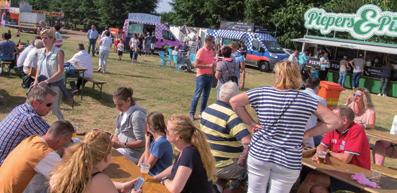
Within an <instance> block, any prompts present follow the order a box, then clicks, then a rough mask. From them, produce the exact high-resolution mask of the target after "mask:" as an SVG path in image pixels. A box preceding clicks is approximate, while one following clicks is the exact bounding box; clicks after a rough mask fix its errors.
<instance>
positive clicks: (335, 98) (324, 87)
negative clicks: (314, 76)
mask: <svg viewBox="0 0 397 193" xmlns="http://www.w3.org/2000/svg"><path fill="white" fill-rule="evenodd" d="M343 90H345V89H344V88H342V87H341V86H340V85H339V84H337V83H334V82H329V81H321V82H320V90H319V91H318V95H319V96H321V97H323V98H324V99H325V100H326V101H327V106H328V107H329V108H335V107H336V106H337V105H338V102H339V96H340V93H341V92H342V91H343Z"/></svg>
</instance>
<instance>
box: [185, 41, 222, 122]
mask: <svg viewBox="0 0 397 193" xmlns="http://www.w3.org/2000/svg"><path fill="white" fill-rule="evenodd" d="M196 58H197V59H196V63H195V64H194V67H195V68H197V71H196V80H195V84H194V95H193V99H192V104H191V106H190V112H189V117H190V119H191V120H194V119H195V117H194V114H195V113H196V107H197V104H198V101H199V100H200V96H201V94H203V98H202V100H201V108H200V114H201V112H203V111H204V109H205V107H207V100H208V97H209V95H210V92H211V81H212V76H213V71H214V70H213V66H214V65H215V62H216V61H215V50H214V37H213V36H207V37H206V38H205V43H204V47H202V48H200V50H199V51H198V52H197V56H196Z"/></svg>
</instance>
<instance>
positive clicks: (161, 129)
mask: <svg viewBox="0 0 397 193" xmlns="http://www.w3.org/2000/svg"><path fill="white" fill-rule="evenodd" d="M166 129H167V128H166V126H165V122H164V116H163V114H161V113H158V112H152V113H150V114H149V115H148V116H147V122H146V136H145V151H144V152H143V154H142V156H141V158H140V159H139V162H138V164H142V163H144V164H146V165H149V166H150V170H149V175H152V176H154V175H157V174H159V173H160V172H162V171H164V170H165V169H167V168H168V167H169V166H171V165H172V156H173V152H172V146H171V144H170V142H168V140H167V138H166V136H165V130H166Z"/></svg>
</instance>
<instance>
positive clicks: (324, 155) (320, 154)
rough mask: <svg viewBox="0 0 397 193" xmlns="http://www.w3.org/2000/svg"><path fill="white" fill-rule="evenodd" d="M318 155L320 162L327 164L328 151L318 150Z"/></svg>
mask: <svg viewBox="0 0 397 193" xmlns="http://www.w3.org/2000/svg"><path fill="white" fill-rule="evenodd" d="M317 157H318V160H319V161H320V163H323V164H325V162H326V161H325V160H326V158H327V152H325V151H319V152H317Z"/></svg>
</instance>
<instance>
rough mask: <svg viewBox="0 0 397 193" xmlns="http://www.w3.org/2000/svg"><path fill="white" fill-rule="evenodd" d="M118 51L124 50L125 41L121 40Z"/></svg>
mask: <svg viewBox="0 0 397 193" xmlns="http://www.w3.org/2000/svg"><path fill="white" fill-rule="evenodd" d="M117 51H121V52H123V51H124V43H122V42H119V43H118V44H117Z"/></svg>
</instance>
